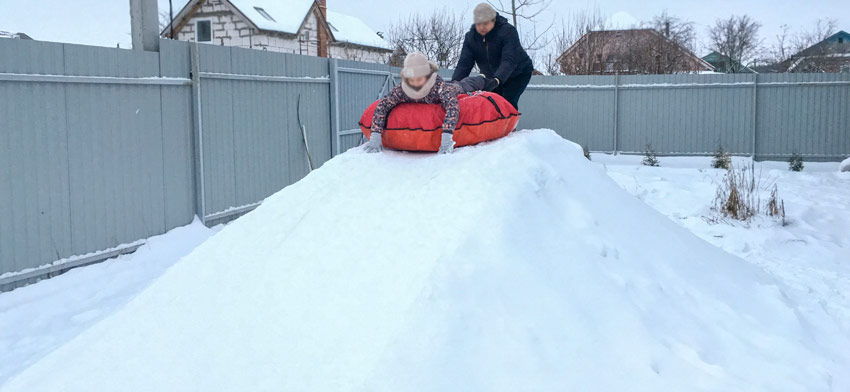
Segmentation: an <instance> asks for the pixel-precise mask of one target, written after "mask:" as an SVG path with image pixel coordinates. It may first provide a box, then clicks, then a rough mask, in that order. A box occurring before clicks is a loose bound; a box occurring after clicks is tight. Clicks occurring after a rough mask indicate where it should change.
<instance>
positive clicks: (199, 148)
mask: <svg viewBox="0 0 850 392" xmlns="http://www.w3.org/2000/svg"><path fill="white" fill-rule="evenodd" d="M189 48H190V51H191V56H190V57H191V58H192V120H193V121H192V124H193V125H194V126H193V129H192V130H193V132H192V142H193V144H194V160H195V162H194V166H193V172H194V174H195V214H197V215H198V217H199V218H200V219H201V222H202V223H203V224H205V225H206V223H207V205H206V191H205V189H204V122H203V116H202V115H201V106H202V105H201V59H200V57H201V56H200V54H199V51H198V43H197V42H192V43H191V44H190V45H189Z"/></svg>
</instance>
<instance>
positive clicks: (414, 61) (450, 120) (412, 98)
mask: <svg viewBox="0 0 850 392" xmlns="http://www.w3.org/2000/svg"><path fill="white" fill-rule="evenodd" d="M438 69H439V68H438V67H437V64H434V63H433V62H431V61H428V58H427V57H426V56H425V55H424V54H422V53H420V52H414V53H411V54H409V55H408V56H407V58H405V59H404V68H402V70H401V84H400V85H398V86H395V87H394V88H393V89H392V90H391V91H390V92H389V93H388V94H387V95H386V96H384V97H383V98H381V100H380V101H378V105H377V106H376V107H375V114H374V115H373V117H372V123H371V127H370V130H371V136H370V137H369V142H368V143H367V144H366V151H367V152H379V151H381V150H382V149H383V144H382V141H381V133H382V132H383V131H384V128H385V127H386V126H387V117H388V116H389V114H390V111H391V110H393V108H395V107H396V106H397V105H398V104H401V103H406V102H415V103H428V104H440V105H442V107H443V108H444V109H445V110H446V117H445V119H444V120H443V126H442V130H443V134H442V137H441V139H440V150H439V152H440V153H450V152H452V151H453V150H454V141H453V140H452V133H453V132H454V130H455V127H456V126H457V122H458V117H459V116H460V104H459V103H458V98H457V96H458V95H461V94H464V93H468V92H473V91H478V90H481V89H483V88H484V84H485V79H484V77H483V76H471V77H467V78H465V79H463V80H461V81H459V82H446V81H444V80H443V78H442V77H440V75H438V74H437V71H438Z"/></svg>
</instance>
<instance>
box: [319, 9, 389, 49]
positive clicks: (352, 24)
mask: <svg viewBox="0 0 850 392" xmlns="http://www.w3.org/2000/svg"><path fill="white" fill-rule="evenodd" d="M327 22H328V25H329V27H330V30H331V34H332V35H333V37H334V41H336V42H339V43H351V44H355V45H363V46H370V47H374V48H381V49H387V50H391V48H392V47H391V45H390V44H389V42H387V41H385V40H384V39H383V38H381V36H379V35H378V33H376V32H375V31H374V30H372V28H371V27H369V26H368V25H367V24H366V23H364V22H363V21H362V20H360V19H358V18H355V17H353V16H350V15H345V14H340V13H338V12H334V11H331V10H328V20H327Z"/></svg>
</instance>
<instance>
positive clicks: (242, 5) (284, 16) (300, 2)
mask: <svg viewBox="0 0 850 392" xmlns="http://www.w3.org/2000/svg"><path fill="white" fill-rule="evenodd" d="M229 2H230V3H231V4H232V5H233V6H234V7H235V8H236V9H238V10H239V12H241V13H242V15H244V16H245V17H246V18H248V19H249V20H250V21H251V23H253V24H254V25H256V26H257V28H259V29H260V30H268V31H276V32H280V33H287V34H297V33H298V31H299V30H300V29H301V26H302V24H303V23H304V20H305V19H306V18H307V16H308V14H309V12H310V10H311V9H312V8H313V4H314V3H315V2H314V1H313V0H229ZM267 16H268V17H267ZM269 17H270V18H271V19H270V18H269Z"/></svg>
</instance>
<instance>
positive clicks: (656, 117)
mask: <svg viewBox="0 0 850 392" xmlns="http://www.w3.org/2000/svg"><path fill="white" fill-rule="evenodd" d="M756 78H758V79H756ZM849 100H850V75H848V74H772V75H752V74H750V75H743V74H742V75H628V76H554V77H553V76H535V77H533V78H532V82H531V84H530V85H529V86H528V90H527V92H526V93H525V95H523V97H522V100H521V101H520V109H521V112H522V114H523V116H522V118H521V120H520V126H521V127H522V128H540V127H545V128H552V129H555V130H556V131H557V132H559V133H560V134H561V135H562V136H564V137H566V138H568V139H570V140H573V141H575V142H577V143H581V144H584V145H587V146H588V147H589V148H590V149H591V150H594V151H608V152H611V151H618V152H624V153H639V152H642V151H644V150H645V148H646V146H647V145H651V146H652V148H653V149H654V150H655V151H656V152H658V153H660V154H669V155H705V154H710V153H711V152H713V151H714V150H715V149H716V148H717V147H718V146H722V147H723V148H724V149H726V150H727V151H730V152H732V153H734V154H740V155H753V154H755V156H756V158H757V159H777V158H778V159H784V158H787V157H788V156H789V155H790V154H791V153H792V152H799V153H800V154H802V155H803V156H805V157H808V158H811V159H838V158H841V157H844V156H846V155H848V154H850V132H848V131H847V130H848V129H850V113H848V111H850V109H848V107H850V102H848V101H849ZM613 119H616V123H613V122H612V121H614V120H613Z"/></svg>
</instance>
